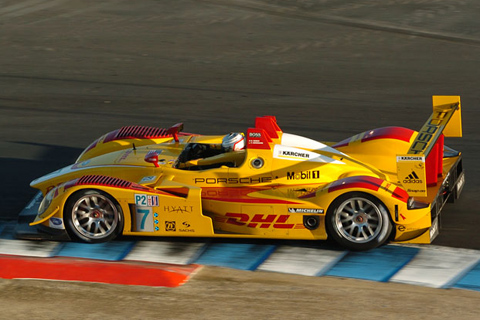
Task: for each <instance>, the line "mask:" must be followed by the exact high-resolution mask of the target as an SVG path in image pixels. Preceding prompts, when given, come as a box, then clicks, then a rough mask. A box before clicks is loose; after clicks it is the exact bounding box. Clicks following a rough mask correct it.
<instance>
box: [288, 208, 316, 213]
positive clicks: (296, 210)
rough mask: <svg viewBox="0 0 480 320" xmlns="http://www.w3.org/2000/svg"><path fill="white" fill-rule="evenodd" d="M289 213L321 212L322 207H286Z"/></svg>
mask: <svg viewBox="0 0 480 320" xmlns="http://www.w3.org/2000/svg"><path fill="white" fill-rule="evenodd" d="M288 212H290V213H323V212H324V211H323V209H306V208H288Z"/></svg>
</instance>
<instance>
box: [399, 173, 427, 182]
mask: <svg viewBox="0 0 480 320" xmlns="http://www.w3.org/2000/svg"><path fill="white" fill-rule="evenodd" d="M403 183H423V181H422V180H421V179H420V178H419V177H418V175H417V174H416V173H415V171H412V173H410V174H409V175H408V176H406V177H405V179H403Z"/></svg>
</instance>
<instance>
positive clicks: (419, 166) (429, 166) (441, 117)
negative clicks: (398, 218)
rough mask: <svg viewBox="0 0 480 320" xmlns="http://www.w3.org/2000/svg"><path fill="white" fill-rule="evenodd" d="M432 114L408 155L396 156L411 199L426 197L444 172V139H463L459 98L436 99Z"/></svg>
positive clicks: (434, 99)
mask: <svg viewBox="0 0 480 320" xmlns="http://www.w3.org/2000/svg"><path fill="white" fill-rule="evenodd" d="M432 100H433V113H432V115H431V116H430V118H429V119H428V120H427V122H425V124H424V125H423V127H422V128H421V129H420V130H419V131H418V134H417V136H416V137H415V139H414V140H413V142H412V144H411V145H410V149H409V150H408V152H407V154H399V155H397V176H398V179H399V180H400V182H401V184H402V185H403V187H404V188H405V190H406V191H407V193H408V194H409V195H410V196H417V197H426V196H427V187H428V186H433V185H436V184H437V182H438V177H441V176H442V171H443V144H444V136H446V137H461V136H462V117H461V106H460V97H459V96H433V99H432Z"/></svg>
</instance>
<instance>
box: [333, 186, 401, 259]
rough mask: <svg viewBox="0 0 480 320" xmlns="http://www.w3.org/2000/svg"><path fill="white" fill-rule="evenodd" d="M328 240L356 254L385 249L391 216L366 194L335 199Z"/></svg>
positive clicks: (373, 198)
mask: <svg viewBox="0 0 480 320" xmlns="http://www.w3.org/2000/svg"><path fill="white" fill-rule="evenodd" d="M326 228H327V233H328V235H329V237H332V238H333V240H335V241H336V242H337V243H338V244H340V245H342V246H343V247H346V248H348V249H350V250H354V251H364V250H370V249H373V248H376V247H378V246H380V245H382V244H383V243H384V242H385V241H386V240H387V239H388V238H389V236H390V233H391V232H392V223H391V221H390V214H389V213H388V210H387V208H386V207H385V205H384V204H383V203H382V202H381V201H380V200H378V199H377V198H375V197H373V196H371V195H369V194H367V193H363V192H351V193H347V194H344V195H341V196H340V197H338V198H337V199H335V200H334V201H333V202H332V204H331V205H330V207H329V208H328V210H327V216H326Z"/></svg>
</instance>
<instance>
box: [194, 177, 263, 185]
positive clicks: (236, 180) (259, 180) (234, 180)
mask: <svg viewBox="0 0 480 320" xmlns="http://www.w3.org/2000/svg"><path fill="white" fill-rule="evenodd" d="M194 180H195V183H206V184H222V183H223V184H254V183H269V182H272V177H258V178H195V179H194Z"/></svg>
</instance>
